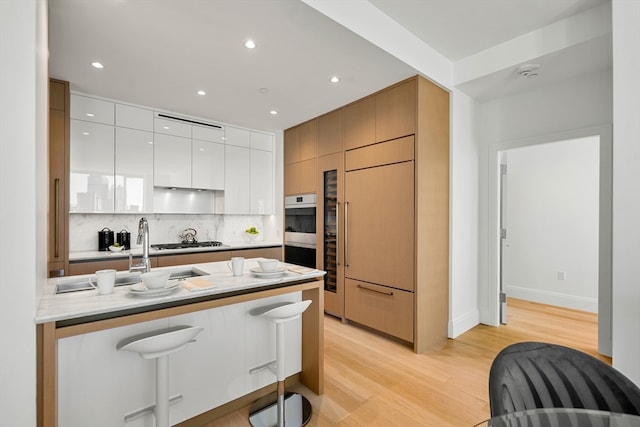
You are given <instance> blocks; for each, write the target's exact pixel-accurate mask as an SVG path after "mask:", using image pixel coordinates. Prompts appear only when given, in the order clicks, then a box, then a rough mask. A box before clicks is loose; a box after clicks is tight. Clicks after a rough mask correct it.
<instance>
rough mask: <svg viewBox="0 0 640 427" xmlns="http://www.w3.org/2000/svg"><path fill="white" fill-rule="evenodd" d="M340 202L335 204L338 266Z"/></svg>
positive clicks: (338, 260)
mask: <svg viewBox="0 0 640 427" xmlns="http://www.w3.org/2000/svg"><path fill="white" fill-rule="evenodd" d="M339 236H340V202H336V265H340V239H339V238H338V237H339Z"/></svg>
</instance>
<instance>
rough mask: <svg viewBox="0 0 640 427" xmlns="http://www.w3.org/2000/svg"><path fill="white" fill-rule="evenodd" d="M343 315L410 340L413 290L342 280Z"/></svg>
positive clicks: (411, 340) (411, 336)
mask: <svg viewBox="0 0 640 427" xmlns="http://www.w3.org/2000/svg"><path fill="white" fill-rule="evenodd" d="M344 314H345V317H346V318H347V319H349V320H353V321H354V322H357V323H360V324H362V325H365V326H368V327H370V328H373V329H376V330H378V331H381V332H384V333H386V334H389V335H393V336H394V337H397V338H400V339H403V340H405V341H409V342H413V293H411V292H407V291H401V290H398V289H393V288H388V287H386V286H379V285H374V284H371V283H367V282H360V281H358V280H353V279H345V304H344Z"/></svg>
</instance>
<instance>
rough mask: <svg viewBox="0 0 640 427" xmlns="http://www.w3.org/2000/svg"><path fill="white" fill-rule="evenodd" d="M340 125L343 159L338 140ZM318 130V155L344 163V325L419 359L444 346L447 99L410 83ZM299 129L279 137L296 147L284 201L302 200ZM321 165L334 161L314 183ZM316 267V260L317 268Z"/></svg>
mask: <svg viewBox="0 0 640 427" xmlns="http://www.w3.org/2000/svg"><path fill="white" fill-rule="evenodd" d="M340 116H341V123H342V150H343V151H342V150H339V149H338V147H337V143H336V141H337V139H336V138H335V137H334V135H335V133H336V132H339V131H338V130H337V129H339V127H340V125H339V121H340V118H339V117H340ZM317 121H318V153H319V154H329V153H330V152H333V151H334V150H338V153H339V154H338V155H341V156H344V168H345V172H344V185H345V188H344V207H343V209H344V221H342V222H343V223H345V224H346V225H345V230H344V232H343V235H344V242H345V243H344V249H343V250H342V253H343V255H341V256H343V257H344V258H343V264H344V276H343V278H344V283H345V285H344V298H343V299H342V301H343V303H344V318H346V319H347V320H353V321H354V322H356V323H360V324H363V325H366V326H368V327H371V328H374V329H377V330H380V331H382V332H384V333H386V334H390V335H393V336H395V337H398V338H400V339H402V340H405V341H409V342H411V343H412V344H413V348H414V351H416V352H417V353H422V352H424V351H426V350H429V349H434V348H437V347H440V346H442V345H443V344H444V343H445V342H446V339H447V332H448V330H447V329H448V301H449V93H448V92H447V91H445V90H443V89H442V88H440V87H438V86H437V85H435V84H434V83H432V82H430V81H428V80H426V79H424V78H422V77H420V76H415V77H412V78H409V79H407V80H404V81H402V82H399V83H397V84H395V85H392V86H390V87H388V88H385V89H382V90H380V91H378V92H376V93H374V94H371V95H369V96H367V97H365V98H363V99H360V100H358V101H355V102H353V103H351V104H348V105H346V106H344V107H342V108H340V109H338V110H336V111H333V112H330V113H327V114H325V115H323V116H321V117H319V118H318V119H317ZM311 122H313V120H311V121H309V122H307V123H311ZM303 125H305V124H302V125H299V126H296V127H293V128H291V129H288V130H286V131H285V144H287V143H288V142H289V140H291V141H294V143H292V144H291V146H290V150H289V152H288V153H287V145H285V159H286V162H285V163H287V164H286V165H285V194H288V195H291V194H297V193H300V192H301V191H300V181H301V178H300V177H301V167H300V162H299V158H300V155H301V154H300V147H301V145H300V139H301V135H302V132H301V129H302V126H303ZM334 143H336V145H335V146H334V145H333V144H334ZM296 156H297V157H296ZM322 157H327V158H328V157H330V156H320V157H319V160H318V166H317V168H318V171H319V174H318V176H320V175H321V173H322V171H323V170H324V169H325V168H326V167H327V165H326V164H325V163H324V161H323V160H320V159H321V158H322ZM316 187H317V190H318V191H320V190H321V188H320V184H319V183H318V184H316ZM313 192H316V191H315V190H314V191H313ZM319 199H320V197H319ZM318 215H321V210H320V209H319V210H318ZM320 242H321V239H320V238H318V245H320ZM338 249H340V245H339V244H338ZM338 253H340V250H338ZM321 263H322V258H320V255H319V258H318V268H322V265H321ZM338 271H339V270H338ZM365 285H367V286H365ZM376 292H378V294H376ZM385 293H388V294H389V295H385ZM333 297H334V296H333V295H329V294H327V293H325V301H326V304H325V305H326V307H334V306H333V305H332V304H333V302H331V300H332V298H333ZM327 311H329V312H330V310H327ZM336 311H337V312H338V313H339V310H336Z"/></svg>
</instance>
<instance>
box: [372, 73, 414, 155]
mask: <svg viewBox="0 0 640 427" xmlns="http://www.w3.org/2000/svg"><path fill="white" fill-rule="evenodd" d="M416 94H417V81H416V80H415V79H413V80H409V81H406V82H404V83H402V84H398V85H396V86H393V87H391V88H389V89H385V90H383V91H381V92H379V93H378V94H377V95H376V120H375V122H376V142H381V141H388V140H390V139H394V138H400V137H403V136H407V135H413V134H414V133H415V131H416V126H415V123H416V114H417V111H416Z"/></svg>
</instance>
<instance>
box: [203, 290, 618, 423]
mask: <svg viewBox="0 0 640 427" xmlns="http://www.w3.org/2000/svg"><path fill="white" fill-rule="evenodd" d="M508 304H509V312H508V313H509V315H508V319H507V320H508V322H507V323H508V325H506V326H501V327H499V328H495V327H490V326H484V325H479V326H476V327H475V328H473V329H472V330H470V331H468V332H466V333H465V334H463V335H461V336H459V337H458V338H456V339H455V340H448V342H447V344H446V345H445V347H444V348H442V349H441V350H439V351H437V352H433V353H428V354H415V353H413V352H412V351H411V349H410V348H408V347H406V346H404V345H402V344H400V343H397V342H394V341H392V340H389V339H388V338H383V337H381V336H379V335H377V334H375V333H372V332H369V331H367V330H364V329H362V328H359V327H355V326H353V325H345V324H342V323H341V322H340V321H339V320H338V319H335V318H333V317H330V316H326V317H325V393H324V395H322V396H316V395H315V394H313V393H312V392H310V391H308V390H306V389H305V388H304V387H302V386H298V390H297V391H300V392H302V393H303V394H304V395H305V396H307V398H309V400H310V401H311V404H312V406H313V416H312V419H311V421H310V422H309V424H308V425H309V426H319V427H320V426H344V427H347V426H362V427H365V426H366V427H371V426H380V427H382V426H384V427H388V426H402V427H410V426H439V427H446V426H473V425H475V424H477V423H479V422H481V421H482V420H484V419H486V418H488V417H489V403H488V391H487V384H488V376H489V368H490V366H491V362H492V360H493V358H494V357H495V355H496V354H497V353H498V352H499V351H500V350H501V349H502V348H504V347H505V346H507V345H509V344H510V343H514V342H518V341H546V342H553V343H557V344H563V345H567V346H569V347H573V348H577V349H579V350H582V351H585V352H587V353H590V354H593V355H597V316H596V315H595V314H591V313H584V312H580V311H574V310H568V309H563V308H558V307H553V306H548V305H542V304H535V303H530V302H525V301H521V300H514V299H511V300H509V303H508ZM599 357H600V358H601V359H602V360H605V361H607V362H609V363H610V360H609V359H607V358H605V357H601V356H599ZM247 417H248V408H245V409H243V410H239V411H236V412H234V413H232V414H229V415H227V416H225V417H223V418H220V419H218V420H217V421H215V422H214V423H209V424H206V425H205V426H203V427H223V426H224V427H236V426H238V427H244V426H248V425H249V423H248V421H247Z"/></svg>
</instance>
